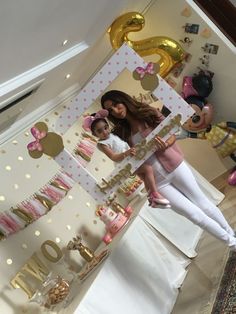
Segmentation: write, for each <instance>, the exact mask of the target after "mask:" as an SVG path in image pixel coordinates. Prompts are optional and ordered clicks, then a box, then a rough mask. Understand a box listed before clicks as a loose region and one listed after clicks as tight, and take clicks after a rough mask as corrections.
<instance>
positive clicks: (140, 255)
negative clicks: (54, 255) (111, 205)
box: [74, 217, 189, 314]
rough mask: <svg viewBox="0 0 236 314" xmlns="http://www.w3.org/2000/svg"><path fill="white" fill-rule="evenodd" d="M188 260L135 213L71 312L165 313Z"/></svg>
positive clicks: (169, 310)
mask: <svg viewBox="0 0 236 314" xmlns="http://www.w3.org/2000/svg"><path fill="white" fill-rule="evenodd" d="M188 263H189V261H188V259H187V258H186V257H184V256H183V255H182V254H181V253H180V254H177V255H176V252H174V253H172V252H171V251H170V250H169V249H168V248H167V247H166V246H165V245H164V242H163V241H162V239H161V238H159V237H158V236H157V235H156V234H155V233H154V232H153V231H152V230H151V229H150V228H149V227H148V226H147V224H146V223H145V222H144V221H143V220H142V219H141V218H140V217H136V218H135V221H134V222H133V223H132V225H131V226H130V227H129V229H128V230H127V231H126V233H125V234H124V236H123V237H122V239H121V240H120V241H119V243H118V245H117V247H116V248H114V249H113V250H112V252H111V255H110V256H109V257H108V259H107V260H106V262H105V263H104V264H103V267H102V269H101V270H100V272H99V274H98V275H97V277H96V278H95V280H94V282H93V283H92V285H91V286H90V288H89V290H88V291H87V293H86V294H85V296H84V297H83V300H82V302H81V303H80V305H79V306H78V307H77V309H76V310H75V312H74V313H76V314H111V313H112V314H121V313H123V314H144V313H148V314H169V313H170V312H171V310H172V307H173V305H174V303H175V300H176V297H177V294H178V287H179V286H180V285H181V283H182V282H183V280H184V277H185V274H186V270H185V266H186V265H187V264H188Z"/></svg>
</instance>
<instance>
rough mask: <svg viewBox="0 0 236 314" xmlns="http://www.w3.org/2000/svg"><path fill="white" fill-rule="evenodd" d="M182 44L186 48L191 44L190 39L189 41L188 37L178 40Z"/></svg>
mask: <svg viewBox="0 0 236 314" xmlns="http://www.w3.org/2000/svg"><path fill="white" fill-rule="evenodd" d="M179 41H180V42H181V43H182V44H184V45H187V46H188V47H189V46H190V45H191V43H192V42H193V41H192V39H190V38H189V37H184V39H180V40H179Z"/></svg>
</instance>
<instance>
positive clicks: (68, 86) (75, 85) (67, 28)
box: [0, 0, 154, 142]
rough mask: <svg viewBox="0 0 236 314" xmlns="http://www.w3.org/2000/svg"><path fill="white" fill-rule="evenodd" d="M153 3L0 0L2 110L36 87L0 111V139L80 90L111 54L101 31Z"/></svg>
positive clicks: (0, 84) (100, 0) (0, 103)
mask: <svg viewBox="0 0 236 314" xmlns="http://www.w3.org/2000/svg"><path fill="white" fill-rule="evenodd" d="M152 2H154V1H151V0H139V1H136V0H119V1H117V0H99V1H94V0H50V1H48V0H41V1H37V0H21V1H17V0H11V1H1V4H0V21H1V22H0V23H1V27H0V41H1V43H2V44H1V58H0V68H1V71H0V109H1V108H6V106H7V105H8V104H9V103H11V102H12V101H14V100H15V99H16V98H18V97H20V96H22V95H23V94H25V93H26V94H27V92H29V90H31V89H34V88H35V87H37V90H36V91H35V92H34V93H32V94H31V96H30V97H28V98H27V99H24V100H22V101H21V102H19V103H18V105H17V106H12V108H10V109H8V110H7V111H5V112H4V114H3V113H1V114H0V142H2V141H3V140H6V139H7V138H9V136H11V135H12V134H14V132H17V131H19V130H20V128H22V127H24V126H25V122H24V123H23V124H22V123H19V121H23V118H25V117H28V116H29V115H32V113H33V112H35V111H37V112H38V115H39V114H40V113H41V114H43V113H44V112H45V110H49V109H50V108H51V107H52V106H55V103H56V102H60V101H61V100H63V99H64V98H65V97H68V96H70V95H72V94H73V92H75V91H78V89H79V87H81V86H82V85H83V84H84V83H85V82H86V81H87V80H88V79H89V77H90V75H92V73H93V72H94V71H95V70H96V68H97V67H98V66H99V65H100V64H101V63H102V62H104V60H105V59H106V57H107V56H108V55H109V54H110V53H111V51H112V49H111V46H110V44H109V38H108V36H107V37H106V36H105V34H106V30H107V29H108V27H109V26H110V24H111V23H112V22H113V21H114V19H115V18H116V17H118V16H119V15H121V14H123V13H126V12H129V11H138V12H143V11H144V10H145V8H147V7H148V6H149V5H150V4H151V3H152ZM95 6H96V7H95ZM104 38H105V39H104ZM101 39H102V44H101ZM65 40H67V44H65V45H63V42H64V41H65ZM104 41H105V42H104ZM95 47H96V48H95ZM67 74H70V77H69V78H68V79H66V75H67ZM52 100H53V101H52ZM13 107H14V109H13ZM14 111H15V112H14ZM1 119H2V129H1ZM1 133H2V134H1ZM1 138H2V141H1Z"/></svg>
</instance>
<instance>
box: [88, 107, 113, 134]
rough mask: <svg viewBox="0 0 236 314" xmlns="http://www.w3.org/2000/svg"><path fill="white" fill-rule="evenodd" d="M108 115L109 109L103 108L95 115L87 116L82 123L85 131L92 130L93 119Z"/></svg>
mask: <svg viewBox="0 0 236 314" xmlns="http://www.w3.org/2000/svg"><path fill="white" fill-rule="evenodd" d="M108 115H109V112H108V110H106V109H101V110H99V111H98V112H97V113H96V114H95V116H87V117H85V118H84V121H83V125H82V127H83V129H84V130H85V131H91V125H92V123H93V121H95V120H97V119H100V118H106V117H108Z"/></svg>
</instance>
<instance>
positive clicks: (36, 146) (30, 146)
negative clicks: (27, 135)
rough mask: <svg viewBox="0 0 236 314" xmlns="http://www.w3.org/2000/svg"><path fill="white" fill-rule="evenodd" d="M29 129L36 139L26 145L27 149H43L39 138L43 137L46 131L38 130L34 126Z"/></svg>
mask: <svg viewBox="0 0 236 314" xmlns="http://www.w3.org/2000/svg"><path fill="white" fill-rule="evenodd" d="M30 131H31V134H32V135H33V137H34V138H35V139H36V141H34V142H31V143H29V144H28V145H27V148H28V150H30V151H34V150H38V151H39V152H41V151H42V150H43V147H42V145H41V144H40V142H39V140H41V139H42V138H44V137H45V136H46V135H47V132H46V131H42V132H40V131H39V130H38V129H37V128H36V127H33V128H31V130H30Z"/></svg>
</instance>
